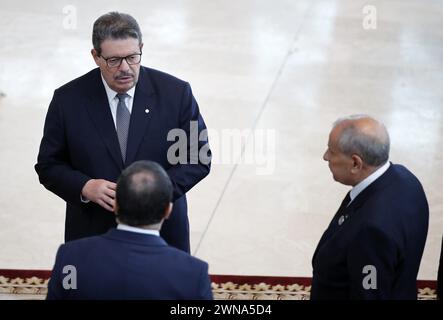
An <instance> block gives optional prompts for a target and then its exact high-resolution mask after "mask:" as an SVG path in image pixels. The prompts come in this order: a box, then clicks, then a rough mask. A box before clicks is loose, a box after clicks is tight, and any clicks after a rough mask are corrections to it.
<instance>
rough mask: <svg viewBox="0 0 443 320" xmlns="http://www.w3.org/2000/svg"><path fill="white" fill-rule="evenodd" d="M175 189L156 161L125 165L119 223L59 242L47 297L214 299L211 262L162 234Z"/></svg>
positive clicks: (120, 181) (118, 195) (119, 188)
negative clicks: (97, 232) (172, 243)
mask: <svg viewBox="0 0 443 320" xmlns="http://www.w3.org/2000/svg"><path fill="white" fill-rule="evenodd" d="M172 193H173V187H172V184H171V181H170V179H169V177H168V175H167V174H166V172H165V171H164V170H163V169H162V167H161V166H160V165H158V164H157V163H154V162H151V161H137V162H135V163H133V164H131V165H130V166H129V167H127V168H126V169H125V170H124V171H123V172H122V174H121V176H120V178H119V179H118V182H117V190H116V201H115V210H116V219H117V222H118V225H117V228H116V229H111V230H109V231H108V232H107V233H106V234H103V235H100V236H94V237H88V238H83V239H79V240H74V241H70V242H67V243H65V244H63V245H61V246H60V248H59V250H58V252H57V258H56V261H55V265H54V269H53V271H52V276H51V279H50V281H49V284H48V295H47V299H49V300H53V299H156V300H160V299H168V300H172V299H175V300H177V299H179V300H196V299H212V291H211V282H210V279H209V275H208V265H207V263H206V262H203V261H201V260H199V259H197V258H194V257H192V256H191V255H189V254H188V253H186V252H183V251H182V250H178V249H176V248H174V247H171V246H168V244H167V243H166V242H165V241H164V240H163V239H162V238H161V237H160V236H159V230H160V229H161V226H162V223H163V221H164V220H165V219H167V218H168V217H169V215H170V214H171V210H172V206H173V205H172V202H171V201H172ZM66 266H69V268H70V269H68V270H69V272H65V271H66V270H64V268H65V267H66ZM73 268H75V269H73ZM68 276H69V279H68V280H66V278H67V277H68ZM73 281H74V283H73Z"/></svg>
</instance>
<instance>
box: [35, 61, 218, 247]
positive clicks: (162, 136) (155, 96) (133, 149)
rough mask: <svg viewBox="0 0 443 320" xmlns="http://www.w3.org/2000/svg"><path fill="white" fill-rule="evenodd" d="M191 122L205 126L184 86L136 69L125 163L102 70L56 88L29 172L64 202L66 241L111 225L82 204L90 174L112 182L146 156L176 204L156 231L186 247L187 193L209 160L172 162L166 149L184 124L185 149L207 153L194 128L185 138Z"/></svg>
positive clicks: (163, 75)
mask: <svg viewBox="0 0 443 320" xmlns="http://www.w3.org/2000/svg"><path fill="white" fill-rule="evenodd" d="M146 109H148V110H149V112H148V113H146V111H145V110H146ZM191 121H195V122H194V123H197V124H198V126H197V127H198V133H201V132H202V131H203V130H205V129H206V126H205V123H204V121H203V118H202V116H201V115H200V111H199V108H198V105H197V102H196V100H195V99H194V97H193V95H192V91H191V88H190V86H189V84H188V83H186V82H184V81H181V80H179V79H177V78H175V77H173V76H171V75H168V74H166V73H162V72H160V71H156V70H153V69H149V68H146V67H141V68H140V75H139V80H138V83H137V85H136V89H135V96H134V102H133V107H132V114H131V122H130V127H129V136H128V146H127V158H126V162H125V163H123V160H122V157H121V153H120V148H119V142H118V138H117V133H116V130H115V125H114V121H113V119H112V114H111V111H110V108H109V102H108V98H107V96H106V91H105V88H104V86H103V82H102V79H101V75H100V69H98V68H97V69H94V70H92V71H90V72H89V73H87V74H85V75H83V76H81V77H79V78H77V79H75V80H73V81H71V82H69V83H67V84H65V85H64V86H62V87H61V88H59V89H57V90H55V92H54V96H53V98H52V101H51V104H50V106H49V109H48V113H47V116H46V121H45V127H44V134H43V138H42V141H41V145H40V151H39V155H38V160H37V164H36V165H35V169H36V171H37V173H38V176H39V179H40V182H41V183H42V184H43V185H44V186H45V187H46V188H47V189H48V190H50V191H52V192H54V193H55V194H56V195H58V196H59V197H61V198H63V199H64V200H65V201H66V203H67V205H66V223H65V241H70V240H74V239H78V238H82V237H88V236H92V235H98V234H102V233H104V232H106V231H107V230H109V229H110V228H112V227H114V226H115V225H116V223H115V217H114V215H113V214H112V213H111V212H108V211H106V210H105V209H103V208H101V207H100V206H99V205H97V204H95V203H92V202H90V203H87V204H85V203H82V202H81V201H80V193H81V190H82V188H83V186H84V184H85V183H86V182H87V181H88V180H89V179H91V178H93V179H106V180H109V181H112V182H116V181H117V178H118V177H119V175H120V173H121V171H122V170H123V169H124V168H125V167H127V166H128V165H129V164H131V163H132V162H134V161H137V160H152V161H156V162H158V163H160V164H161V165H162V166H163V168H164V169H165V170H166V171H167V172H168V174H169V176H170V178H171V180H172V183H173V185H174V209H173V211H172V214H171V217H170V219H168V220H167V221H166V222H165V223H164V226H163V229H162V233H161V235H162V237H163V238H164V239H165V240H166V241H167V242H168V243H169V244H171V245H173V246H176V247H178V248H180V249H183V250H185V251H188V252H189V226H188V216H187V202H186V195H185V193H186V192H187V191H188V190H189V189H191V188H192V187H193V186H194V185H195V184H197V183H198V182H199V181H200V180H201V179H203V178H204V177H205V176H206V175H207V174H208V173H209V170H210V164H209V163H206V164H205V163H202V162H200V161H195V159H193V160H194V161H190V155H191V153H190V152H188V155H187V158H186V159H187V161H186V163H176V164H174V163H170V162H169V161H168V159H167V153H168V149H169V147H170V146H171V145H173V144H175V143H176V141H177V138H175V141H168V139H167V137H168V132H170V130H172V129H177V128H180V129H183V130H184V132H186V137H187V140H186V141H185V143H186V144H185V147H186V149H185V150H187V151H189V150H190V149H191V148H194V150H196V149H197V148H196V147H198V150H197V151H200V152H206V154H208V155H210V150H209V145H208V144H207V139H206V137H207V136H205V135H204V134H202V135H201V136H200V137H197V133H194V137H192V138H193V139H191V134H190V127H191V125H190V122H191ZM182 141H183V140H182Z"/></svg>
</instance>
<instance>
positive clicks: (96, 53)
mask: <svg viewBox="0 0 443 320" xmlns="http://www.w3.org/2000/svg"><path fill="white" fill-rule="evenodd" d="M91 55H92V57H93V58H94V61H95V64H96V65H97V66H98V67H100V64H99V62H98V60H99V59H100V57H99V55H98V52H97V50H95V49H91Z"/></svg>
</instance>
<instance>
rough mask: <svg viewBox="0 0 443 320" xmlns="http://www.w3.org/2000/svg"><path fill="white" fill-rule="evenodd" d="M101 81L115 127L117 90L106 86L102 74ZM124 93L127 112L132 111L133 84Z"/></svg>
mask: <svg viewBox="0 0 443 320" xmlns="http://www.w3.org/2000/svg"><path fill="white" fill-rule="evenodd" d="M102 81H103V85H104V86H105V90H106V95H107V96H108V101H109V107H110V108H111V113H112V119H113V120H114V126H115V127H116V128H117V120H116V119H117V105H118V98H117V93H118V92H115V91H114V90H112V89H111V88H110V87H109V86H108V84H107V83H106V81H105V79H104V78H103V75H102ZM126 94H127V95H128V96H129V97H126V99H125V104H126V107H127V108H128V110H129V113H132V103H133V102H134V94H135V86H134V87H132V88H131V89H130V90H128V91H127V92H126Z"/></svg>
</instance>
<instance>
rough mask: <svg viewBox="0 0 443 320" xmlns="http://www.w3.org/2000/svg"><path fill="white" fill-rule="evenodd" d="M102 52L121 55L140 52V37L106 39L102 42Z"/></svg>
mask: <svg viewBox="0 0 443 320" xmlns="http://www.w3.org/2000/svg"><path fill="white" fill-rule="evenodd" d="M100 47H101V50H102V53H105V54H108V55H121V54H125V55H127V54H131V53H138V52H139V51H140V44H139V41H138V39H134V38H126V39H106V40H104V41H103V42H102V43H101V46H100Z"/></svg>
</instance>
